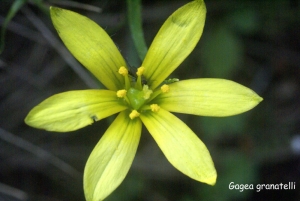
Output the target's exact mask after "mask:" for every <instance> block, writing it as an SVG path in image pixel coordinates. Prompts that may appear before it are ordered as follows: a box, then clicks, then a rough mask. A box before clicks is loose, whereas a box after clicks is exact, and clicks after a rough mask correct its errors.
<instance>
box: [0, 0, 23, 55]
mask: <svg viewBox="0 0 300 201" xmlns="http://www.w3.org/2000/svg"><path fill="white" fill-rule="evenodd" d="M26 2H27V0H15V1H14V2H13V4H12V6H11V7H10V9H9V11H8V14H7V16H6V18H5V20H4V22H3V26H2V29H1V38H0V54H1V53H2V52H3V50H4V45H5V42H4V41H5V33H6V29H7V26H8V23H9V22H10V20H11V19H12V18H13V17H14V16H15V15H16V13H17V12H18V11H19V10H20V9H21V8H22V6H23V5H24V4H25V3H26Z"/></svg>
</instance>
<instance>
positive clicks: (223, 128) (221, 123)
mask: <svg viewBox="0 0 300 201" xmlns="http://www.w3.org/2000/svg"><path fill="white" fill-rule="evenodd" d="M246 117H247V115H246V114H241V115H236V116H230V117H226V118H220V117H219V118H216V117H201V118H200V124H198V126H199V127H200V129H202V130H203V133H204V134H205V137H206V138H212V139H216V138H218V137H219V136H220V135H224V133H226V134H239V133H242V132H243V129H244V128H245V124H246V121H247V118H246Z"/></svg>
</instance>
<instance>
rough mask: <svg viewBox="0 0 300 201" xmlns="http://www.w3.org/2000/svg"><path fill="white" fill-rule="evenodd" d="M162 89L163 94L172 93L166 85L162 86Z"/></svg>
mask: <svg viewBox="0 0 300 201" xmlns="http://www.w3.org/2000/svg"><path fill="white" fill-rule="evenodd" d="M160 89H161V91H162V92H163V93H167V92H169V91H170V87H169V85H166V84H164V85H162V86H161V87H160Z"/></svg>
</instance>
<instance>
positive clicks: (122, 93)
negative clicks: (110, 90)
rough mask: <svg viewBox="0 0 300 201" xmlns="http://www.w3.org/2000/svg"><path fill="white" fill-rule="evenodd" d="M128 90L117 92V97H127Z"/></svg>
mask: <svg viewBox="0 0 300 201" xmlns="http://www.w3.org/2000/svg"><path fill="white" fill-rule="evenodd" d="M126 93H127V90H125V89H122V90H118V91H117V97H119V98H124V97H125V96H126Z"/></svg>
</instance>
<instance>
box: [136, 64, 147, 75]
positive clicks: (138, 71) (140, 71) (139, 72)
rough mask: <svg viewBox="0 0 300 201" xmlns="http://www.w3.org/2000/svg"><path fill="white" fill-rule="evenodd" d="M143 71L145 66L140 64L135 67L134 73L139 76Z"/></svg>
mask: <svg viewBox="0 0 300 201" xmlns="http://www.w3.org/2000/svg"><path fill="white" fill-rule="evenodd" d="M144 71H145V67H144V66H141V67H139V68H138V69H137V72H136V75H137V76H141V75H143V73H144Z"/></svg>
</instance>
